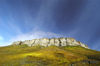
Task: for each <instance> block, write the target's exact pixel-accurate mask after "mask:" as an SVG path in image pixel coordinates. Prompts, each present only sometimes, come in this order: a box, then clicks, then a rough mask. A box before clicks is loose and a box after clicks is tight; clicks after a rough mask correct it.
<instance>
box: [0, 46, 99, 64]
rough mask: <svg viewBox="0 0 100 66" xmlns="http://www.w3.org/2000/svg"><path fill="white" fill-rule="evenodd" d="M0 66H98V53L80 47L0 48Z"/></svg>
mask: <svg viewBox="0 0 100 66" xmlns="http://www.w3.org/2000/svg"><path fill="white" fill-rule="evenodd" d="M0 66H100V52H99V51H95V50H91V49H87V48H83V47H80V46H60V47H59V46H49V47H44V46H40V45H38V46H32V47H29V46H27V45H16V46H14V45H11V46H7V47H0Z"/></svg>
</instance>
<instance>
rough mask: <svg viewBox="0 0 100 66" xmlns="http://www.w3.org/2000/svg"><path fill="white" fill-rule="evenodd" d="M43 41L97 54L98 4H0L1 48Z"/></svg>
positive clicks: (38, 0)
mask: <svg viewBox="0 0 100 66" xmlns="http://www.w3.org/2000/svg"><path fill="white" fill-rule="evenodd" d="M43 37H48V38H52V37H72V38H75V39H76V40H78V41H80V42H82V43H84V44H87V45H88V46H89V48H91V49H94V50H99V51H100V48H99V47H100V0H0V46H7V45H10V44H11V43H12V42H13V41H19V40H30V39H34V38H43Z"/></svg>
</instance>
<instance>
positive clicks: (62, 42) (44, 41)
mask: <svg viewBox="0 0 100 66" xmlns="http://www.w3.org/2000/svg"><path fill="white" fill-rule="evenodd" d="M12 44H13V45H23V44H26V45H28V46H36V45H41V46H45V47H47V46H51V45H55V46H81V47H84V48H88V46H87V45H85V44H83V43H81V42H79V41H77V40H75V39H74V38H50V39H49V38H41V39H33V40H25V41H16V42H13V43H12Z"/></svg>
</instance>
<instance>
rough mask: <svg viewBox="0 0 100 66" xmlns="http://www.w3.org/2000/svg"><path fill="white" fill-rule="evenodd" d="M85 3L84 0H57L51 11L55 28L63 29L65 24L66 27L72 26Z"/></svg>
mask: <svg viewBox="0 0 100 66" xmlns="http://www.w3.org/2000/svg"><path fill="white" fill-rule="evenodd" d="M86 5H87V1H86V0H59V2H58V4H57V5H56V7H55V9H54V10H55V11H54V13H53V14H54V15H53V17H54V19H55V21H56V26H57V28H58V29H63V30H65V29H64V28H66V26H67V27H68V28H66V29H69V28H70V27H74V23H76V20H77V18H78V17H79V15H80V14H81V12H82V9H84V7H86ZM62 25H63V26H62ZM70 25H72V26H70Z"/></svg>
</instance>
